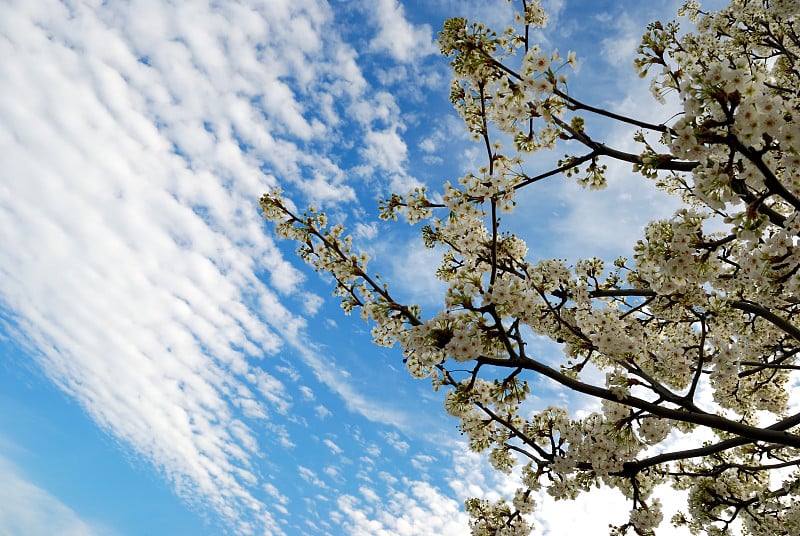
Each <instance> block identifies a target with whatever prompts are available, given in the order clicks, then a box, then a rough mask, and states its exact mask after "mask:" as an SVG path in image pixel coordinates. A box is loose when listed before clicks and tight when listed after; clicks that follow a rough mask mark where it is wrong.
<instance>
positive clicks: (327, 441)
mask: <svg viewBox="0 0 800 536" xmlns="http://www.w3.org/2000/svg"><path fill="white" fill-rule="evenodd" d="M322 442H323V443H324V444H325V446H326V447H328V448H329V449H330V450H331V452H332V453H334V454H336V455H338V454H341V453H342V452H343V451H342V447H340V446H339V445H337V444H336V443H334V442H333V441H331V440H330V439H323V440H322Z"/></svg>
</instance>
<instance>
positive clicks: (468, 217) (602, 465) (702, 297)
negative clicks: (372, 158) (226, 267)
mask: <svg viewBox="0 0 800 536" xmlns="http://www.w3.org/2000/svg"><path fill="white" fill-rule="evenodd" d="M518 5H519V13H518V14H517V16H516V20H515V21H514V25H513V26H511V27H510V28H509V29H507V30H505V31H503V32H501V33H496V32H494V31H493V30H491V29H490V28H488V27H487V26H486V25H484V24H481V23H480V22H473V21H468V20H465V19H463V18H452V19H450V20H448V21H447V22H446V23H445V25H444V28H443V30H442V31H441V33H440V38H439V43H440V46H441V50H442V53H443V54H445V55H446V56H448V57H449V58H450V60H451V65H452V70H453V76H454V78H453V82H452V85H451V91H450V98H451V100H452V102H453V104H454V106H455V108H456V109H457V111H458V113H459V115H460V116H461V118H462V119H463V121H464V124H465V125H466V128H467V129H468V131H469V132H470V133H471V135H472V136H473V137H474V139H475V140H476V141H477V142H478V143H480V144H481V145H482V146H483V147H484V148H485V158H486V161H485V165H483V166H482V167H481V168H480V169H478V170H475V172H474V173H469V174H467V175H466V176H464V177H462V178H461V179H459V181H458V184H449V183H448V184H446V185H445V187H444V190H443V191H442V192H439V193H429V191H428V190H427V189H425V188H419V189H416V190H414V191H413V192H410V193H408V194H404V195H400V194H392V195H391V196H389V197H388V198H387V199H385V200H383V201H382V202H381V204H380V209H381V217H382V218H384V219H397V218H398V216H402V217H404V218H405V219H407V220H408V221H409V222H411V223H420V224H422V225H421V229H422V240H424V241H425V244H426V245H427V246H429V247H432V248H434V247H435V248H438V250H439V251H442V261H441V266H440V267H439V268H438V270H437V272H436V275H437V277H438V278H439V279H441V280H442V281H444V282H446V283H447V285H448V290H447V293H446V298H445V302H444V303H443V304H442V307H441V310H440V311H439V312H438V313H436V314H435V315H433V316H427V317H424V316H423V315H422V312H421V309H420V308H419V307H417V306H416V305H413V304H406V303H402V302H400V301H398V300H396V299H395V298H394V297H393V295H392V293H391V291H390V288H389V287H388V286H387V285H385V284H384V282H383V281H381V280H380V279H379V278H378V277H377V276H374V275H372V274H371V272H370V271H369V269H368V266H367V265H368V259H367V256H366V255H364V254H362V253H358V252H356V251H355V250H354V248H353V244H352V241H351V239H350V237H349V236H348V235H347V234H346V232H345V230H344V228H343V227H342V226H341V225H329V224H328V222H327V218H326V216H325V214H324V213H323V212H321V211H318V210H316V209H313V208H309V209H307V210H306V211H305V212H303V213H299V212H298V211H296V210H294V209H293V208H292V207H293V205H292V204H291V203H290V202H288V201H287V200H285V199H284V198H283V197H282V196H281V192H279V191H276V192H271V193H268V194H266V195H264V196H263V197H262V198H261V207H262V210H263V213H264V216H265V217H266V218H267V219H268V220H271V221H273V222H275V224H276V232H277V234H278V235H280V236H282V237H285V238H289V239H292V240H295V241H296V242H297V244H298V252H299V254H300V256H301V257H302V258H303V259H304V260H305V261H306V262H308V263H309V264H311V265H312V266H313V267H314V268H315V269H317V270H319V271H322V272H325V273H327V274H330V275H331V276H332V277H333V280H334V281H335V290H334V292H335V294H337V295H338V296H340V297H341V300H342V307H343V308H344V310H345V311H346V312H348V313H349V312H351V311H352V310H354V309H358V310H359V311H360V313H361V315H362V316H363V318H364V319H365V320H367V321H369V322H371V324H372V326H373V327H372V336H373V340H374V342H375V344H378V345H382V346H393V345H396V344H397V345H399V346H400V348H401V349H402V352H403V356H404V360H405V364H406V366H407V368H408V371H409V372H410V373H411V374H412V375H413V376H415V377H418V378H429V379H430V381H431V382H432V385H433V388H434V389H444V390H446V396H445V409H446V411H447V412H448V413H449V414H450V415H452V416H454V417H456V418H457V419H459V421H460V424H459V426H460V429H461V431H462V432H463V433H464V434H465V435H466V436H467V438H468V440H469V444H470V447H471V448H472V449H473V450H475V451H479V452H483V451H486V452H488V458H489V460H490V461H491V463H492V465H493V466H494V467H495V468H496V469H497V470H499V471H503V472H506V473H509V472H511V471H517V472H518V473H519V474H520V475H521V481H522V483H523V486H522V487H521V488H520V489H519V490H518V491H517V493H516V495H515V496H514V497H513V498H509V500H508V501H506V500H501V501H498V502H491V501H487V500H485V499H480V498H472V499H468V500H467V501H466V503H465V505H466V510H467V512H468V513H469V514H470V516H471V527H472V533H473V534H475V535H512V534H514V535H516V534H527V533H528V532H529V531H530V529H531V527H530V522H529V521H528V520H527V519H526V514H529V513H530V512H531V511H532V510H533V509H534V508H535V507H536V505H535V502H534V500H533V498H534V494H535V493H536V492H538V491H539V490H546V492H547V493H549V494H550V495H552V496H553V497H555V498H559V499H576V498H578V497H579V495H581V493H582V492H585V491H588V490H589V489H591V488H593V487H595V486H597V485H599V484H604V485H606V486H609V487H611V488H615V489H617V490H619V491H620V492H621V493H622V494H624V496H625V497H627V498H628V499H629V500H630V504H631V510H630V516H629V520H628V521H627V522H626V523H624V524H622V525H620V526H618V527H612V533H614V534H628V533H635V534H639V535H646V534H652V533H653V532H654V531H655V529H656V528H657V527H658V526H659V525H660V524H662V522H664V523H666V522H668V520H664V519H663V517H664V516H663V514H662V512H661V503H660V501H659V499H658V497H657V496H655V495H654V493H653V492H654V488H655V487H656V486H658V485H661V484H664V483H668V484H671V485H672V486H673V487H675V488H677V489H680V490H685V491H686V492H687V497H688V502H687V504H686V505H685V507H684V508H683V510H682V512H681V513H679V514H678V515H676V516H675V517H673V518H672V519H671V522H672V523H674V524H676V525H683V526H688V527H689V528H690V529H691V531H692V532H693V533H699V532H705V533H708V534H719V535H722V534H729V533H731V532H732V531H741V532H743V533H745V534H753V535H764V536H767V535H769V536H773V535H779V534H785V535H792V534H800V501H798V499H797V497H798V491H799V490H800V471H798V465H800V412H798V410H799V408H798V407H796V406H793V405H792V404H790V397H789V394H790V392H789V391H790V389H791V388H792V387H793V386H794V385H796V382H797V377H796V376H797V370H798V369H800V364H798V363H797V356H798V353H800V327H799V326H798V317H800V274H798V268H800V248H798V233H800V129H798V121H800V9H798V3H797V2H796V1H794V0H785V1H778V0H764V1H762V0H732V1H731V3H730V5H728V6H727V7H725V8H723V9H721V10H719V11H716V12H706V11H704V10H702V8H701V7H700V6H699V5H698V3H697V2H695V1H692V0H690V1H688V2H686V3H685V4H684V5H683V7H682V8H681V10H680V11H679V13H678V14H679V15H680V16H684V17H687V18H688V19H689V21H690V22H691V23H692V24H691V25H689V26H691V29H690V31H684V29H683V28H680V27H679V24H678V23H677V22H669V23H661V22H653V23H651V24H650V25H649V26H648V27H647V28H646V31H645V33H644V36H643V37H642V41H641V45H640V46H639V49H638V58H637V60H636V62H635V68H636V69H637V70H638V72H639V74H640V75H641V76H643V77H649V78H650V80H651V81H652V84H651V89H652V93H653V96H654V97H655V98H656V99H657V100H663V99H664V98H665V97H667V98H670V99H673V101H675V102H679V103H680V106H681V113H680V114H678V115H677V116H675V117H673V118H671V119H669V120H666V121H663V120H659V119H656V120H648V118H642V117H638V116H636V114H635V113H631V114H630V115H623V114H619V113H612V112H611V111H609V110H605V109H602V108H599V107H596V106H593V105H592V104H591V103H588V102H585V100H584V98H583V97H582V94H586V93H588V92H586V91H581V88H573V87H569V86H568V84H567V80H568V76H567V74H566V73H567V71H568V70H569V67H570V66H571V65H572V64H574V62H575V56H574V54H572V53H570V54H568V55H567V57H566V58H563V57H561V56H560V55H559V54H558V53H557V52H547V51H544V50H542V48H541V47H540V46H538V45H536V44H535V43H533V42H532V39H531V35H532V31H531V29H532V28H534V27H537V26H543V25H544V24H545V23H546V20H547V19H546V14H545V13H544V11H543V9H542V6H541V4H540V2H538V1H535V0H522V1H521V2H518ZM652 110H653V111H654V113H656V114H658V112H659V110H658V107H653V109H652ZM632 112H633V111H632ZM636 112H639V111H638V110H637V111H636ZM589 116H593V117H597V118H600V119H602V120H605V121H608V122H611V123H621V124H625V125H632V126H634V127H635V128H636V129H638V130H637V132H636V134H635V138H634V139H635V141H636V142H637V143H638V144H639V146H640V150H639V151H638V152H626V151H623V150H620V149H618V148H615V147H612V146H610V145H609V144H608V143H604V142H603V141H602V140H599V139H597V138H596V137H595V136H594V135H593V133H592V132H591V129H590V128H589V127H588V126H587V122H586V121H585V118H586V117H589ZM562 140H565V141H572V142H573V143H571V144H569V145H565V144H562ZM564 146H568V147H570V148H575V147H580V150H579V151H573V153H574V154H567V155H565V156H564V157H563V158H561V159H560V160H559V163H558V166H557V167H556V168H555V169H552V170H550V171H548V172H545V173H541V174H536V175H529V174H527V173H526V171H525V170H526V168H527V167H529V164H530V162H531V161H532V159H533V158H535V157H533V156H531V154H532V153H535V152H537V151H545V150H560V149H561V148H562V147H564ZM612 160H618V161H624V162H628V163H630V164H632V167H633V170H634V171H635V172H636V173H639V174H641V176H642V180H653V181H655V182H656V184H657V185H658V187H659V188H661V189H663V190H665V191H666V192H668V193H670V194H672V195H674V196H677V197H678V198H679V199H680V203H681V207H680V208H679V209H678V210H677V211H676V212H675V213H674V215H673V216H672V217H671V218H669V219H663V220H656V221H652V222H650V223H649V224H648V225H647V226H646V228H645V229H644V232H643V236H642V237H641V239H640V240H639V241H638V242H637V243H636V244H632V246H633V254H632V256H631V257H630V258H624V257H620V258H619V259H617V260H615V261H613V262H609V261H607V260H603V259H599V258H587V259H581V260H576V261H574V262H572V263H569V264H568V263H567V262H566V261H563V260H558V259H545V260H539V261H536V262H533V261H530V260H528V250H527V246H526V244H525V242H524V241H523V240H522V239H521V238H519V237H518V236H517V235H516V234H515V233H514V232H513V229H506V228H505V227H503V226H501V219H500V215H501V213H503V212H510V211H513V210H515V208H516V200H517V195H518V193H519V192H520V191H521V190H522V189H528V188H536V185H537V183H538V182H540V181H543V180H546V179H548V178H549V177H552V176H556V175H561V174H563V175H566V176H567V177H572V178H574V180H577V181H578V182H579V183H580V184H582V185H584V186H585V187H586V188H587V189H588V190H592V189H599V188H603V187H604V186H605V184H606V181H607V180H612V181H613V180H614V177H613V176H608V177H607V176H606V175H607V167H606V166H607V164H606V163H607V162H609V161H612ZM585 195H593V194H592V193H591V192H586V194H585ZM618 216H619V215H617V214H606V215H603V217H606V218H609V219H613V218H615V217H618ZM534 336H546V337H548V338H549V339H551V340H552V341H554V342H556V343H558V344H559V345H561V346H562V347H563V356H562V358H561V359H560V362H559V363H558V364H555V365H554V364H553V361H552V356H549V357H548V358H547V359H546V358H545V357H544V356H539V355H535V354H534V353H533V352H532V351H531V350H530V345H529V344H528V343H527V341H529V340H530V338H531V337H534ZM535 377H546V378H549V379H551V380H553V381H554V382H556V383H558V384H560V385H562V386H564V387H565V388H568V389H571V390H574V391H576V392H579V393H583V394H584V395H587V396H589V397H594V398H596V399H598V400H600V401H601V406H599V407H600V408H601V409H600V410H598V411H597V412H594V413H591V414H589V415H586V416H583V417H580V418H579V417H577V416H574V415H570V414H569V412H568V411H567V409H566V408H564V407H557V406H551V407H548V408H547V409H545V410H544V411H539V412H534V413H531V412H530V411H529V407H528V406H526V404H525V402H526V398H527V397H528V396H529V394H530V386H529V381H530V380H531V379H532V378H535ZM526 408H528V409H526ZM679 435H682V436H683V437H684V438H688V439H689V440H692V439H695V440H696V441H695V442H696V445H695V446H694V447H691V448H685V449H684V448H681V449H678V448H675V447H674V445H675V441H674V440H675V438H676V437H677V436H679ZM685 443H686V442H685V441H684V442H683V444H685Z"/></svg>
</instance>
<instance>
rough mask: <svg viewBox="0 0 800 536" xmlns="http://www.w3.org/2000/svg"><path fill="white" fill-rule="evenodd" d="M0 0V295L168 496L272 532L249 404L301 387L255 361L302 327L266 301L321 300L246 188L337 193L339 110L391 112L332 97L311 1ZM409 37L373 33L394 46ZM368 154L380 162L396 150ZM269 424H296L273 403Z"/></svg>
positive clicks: (338, 67)
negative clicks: (165, 485)
mask: <svg viewBox="0 0 800 536" xmlns="http://www.w3.org/2000/svg"><path fill="white" fill-rule="evenodd" d="M392 5H394V4H392ZM393 9H399V8H397V7H396V6H395V7H394V8H393ZM0 11H2V16H0V36H2V38H1V39H0V54H1V55H2V56H3V58H5V59H4V60H3V62H2V64H1V65H0V88H2V89H1V91H2V98H0V161H2V162H3V168H2V170H1V171H0V174H1V175H2V181H0V240H1V241H2V243H3V245H4V246H3V248H2V249H0V305H2V307H3V308H4V309H6V310H7V311H9V312H10V314H11V315H13V318H14V322H15V323H16V324H17V328H18V330H19V332H20V333H21V334H22V336H23V337H24V338H25V340H26V344H27V345H28V347H29V348H30V353H31V355H34V356H36V358H37V360H38V361H39V363H40V365H41V366H42V368H43V370H44V371H45V372H46V374H47V375H48V377H49V378H50V379H51V380H52V381H53V382H55V383H56V384H57V385H59V386H60V387H61V388H62V389H63V390H64V391H65V392H67V393H69V394H70V395H71V396H73V397H74V398H75V399H76V400H77V401H78V402H79V403H80V404H81V406H82V407H83V409H84V410H85V411H86V412H87V413H88V414H89V415H90V416H91V417H92V418H93V419H94V420H95V421H96V422H97V423H98V425H100V426H101V427H102V428H103V429H105V430H106V431H108V432H109V433H111V434H113V435H114V436H116V437H117V438H120V439H121V440H122V441H123V443H124V444H126V445H128V446H129V447H130V448H132V449H133V451H134V452H136V453H137V455H139V456H141V457H143V458H144V459H146V460H147V461H148V462H149V463H151V464H152V465H153V466H154V467H156V468H157V470H158V471H159V472H161V473H162V474H163V475H164V476H165V477H166V478H167V479H168V480H169V481H170V482H171V483H172V485H173V486H174V488H175V490H176V491H177V493H178V494H179V495H180V496H181V497H182V498H183V499H185V500H186V501H187V502H189V503H190V504H194V505H195V506H197V507H198V508H203V509H205V508H210V509H211V510H213V511H214V512H215V513H216V514H217V515H219V516H220V517H221V518H222V519H223V521H224V523H225V524H226V525H227V526H228V527H230V528H231V530H233V531H234V532H237V533H242V534H249V533H255V532H259V533H263V532H264V531H266V532H268V533H271V534H282V533H283V530H284V529H283V527H282V524H281V521H280V520H279V519H278V518H277V517H276V516H280V515H283V514H285V513H286V511H287V510H286V507H285V504H286V501H285V499H281V500H280V501H277V503H278V504H279V505H280V507H279V508H275V507H268V506H267V504H266V502H268V501H267V497H266V496H265V495H264V493H263V490H264V489H266V490H267V492H268V493H267V495H269V496H272V497H275V496H278V497H282V495H280V494H279V492H278V491H277V489H276V488H275V487H274V486H273V485H272V484H259V482H260V480H261V475H260V474H259V467H258V465H257V463H256V461H257V460H258V459H259V458H261V457H263V456H264V455H265V452H264V448H263V445H261V444H260V443H259V438H258V434H257V432H256V428H255V426H256V424H254V423H263V422H264V421H269V420H276V419H278V418H280V417H285V416H286V415H287V413H288V412H289V411H290V410H291V408H292V407H293V404H294V403H295V396H296V395H298V394H299V395H300V396H299V397H298V398H301V399H302V398H303V397H305V398H309V396H310V395H309V393H311V391H310V390H302V391H299V392H298V391H297V390H296V389H294V388H292V387H291V385H290V384H292V383H293V380H292V375H291V374H287V370H289V369H286V368H281V367H276V366H275V364H274V363H276V362H278V360H279V359H281V358H280V354H279V352H281V351H282V348H284V347H285V346H286V343H287V341H288V343H289V346H291V347H296V348H298V349H301V348H307V345H306V344H305V342H304V341H303V330H304V327H305V319H304V318H303V317H302V316H301V315H300V314H298V313H295V312H293V311H292V310H291V309H290V308H289V307H288V306H287V305H285V304H286V303H290V302H291V299H292V296H295V295H296V296H299V297H298V298H297V301H298V303H299V302H304V303H306V304H308V303H309V302H312V304H315V305H313V306H310V307H309V306H306V307H305V310H304V312H305V313H309V314H310V313H313V312H314V311H316V309H317V308H318V307H319V303H318V299H317V298H315V297H314V296H313V295H311V294H308V293H307V292H305V291H304V290H303V289H301V288H300V283H302V281H303V276H302V275H301V274H300V273H299V272H298V271H297V270H296V269H294V268H292V266H291V265H290V264H289V263H288V262H287V261H286V260H284V259H283V257H282V254H281V252H280V251H279V249H278V248H277V246H276V244H274V243H273V241H272V240H271V238H269V236H268V235H267V234H265V233H264V229H263V224H262V222H261V219H260V216H259V214H258V211H257V207H256V200H257V199H258V196H259V195H260V194H261V193H262V192H263V191H265V190H267V189H269V188H272V187H275V186H278V185H279V184H282V185H285V186H291V187H292V188H294V189H295V190H296V191H298V192H301V193H302V194H304V195H305V196H306V199H308V200H309V201H312V202H317V203H336V202H340V201H347V200H352V199H353V198H354V190H353V189H352V187H351V186H350V185H348V184H347V183H346V182H345V171H344V170H343V169H342V168H340V166H339V164H337V162H335V161H334V160H332V159H331V158H330V157H329V156H328V155H329V154H330V150H331V146H332V144H334V143H337V142H339V141H341V137H342V132H341V130H340V126H341V125H342V124H345V123H348V122H353V123H354V124H355V125H358V127H357V128H359V129H361V132H360V138H361V139H364V140H374V139H375V138H376V137H378V138H379V137H380V136H385V135H386V134H385V133H386V132H390V133H393V132H397V130H398V128H401V127H402V125H399V124H392V121H393V120H389V121H386V120H384V121H381V124H380V125H379V126H376V127H375V128H376V130H374V131H373V130H372V128H373V127H372V122H370V121H367V122H363V121H360V120H359V119H358V118H357V117H348V114H351V113H355V110H357V108H358V107H357V106H356V103H362V102H364V101H367V102H368V101H369V100H370V99H371V98H372V96H373V93H374V91H373V90H372V89H371V88H370V86H369V84H368V83H367V81H366V80H365V78H364V76H363V75H362V73H361V70H360V68H359V66H358V64H357V62H356V58H357V54H356V53H355V51H354V50H353V49H352V48H350V46H349V45H347V44H345V43H343V42H342V41H341V40H340V39H339V38H338V37H337V34H336V32H335V31H331V25H332V24H333V15H332V13H331V11H330V8H329V7H328V5H327V4H326V3H325V2H318V1H315V0H291V1H289V0H286V1H283V0H271V1H268V2H257V1H252V2H251V1H244V0H243V1H239V2H233V1H232V2H223V3H211V2H189V3H177V4H173V3H166V2H160V1H155V0H153V1H150V0H132V1H129V2H94V1H88V0H87V1H78V0H75V1H70V0H64V1H55V0H41V1H37V2H28V1H24V0H18V1H13V0H12V1H10V2H6V3H4V5H3V7H2V8H0ZM403 22H404V19H403ZM381 24H382V23H381ZM381 28H382V29H381V30H380V31H384V32H385V31H389V30H388V29H387V27H386V26H385V25H383V26H381ZM409 29H410V30H414V31H416V30H415V29H414V28H412V27H411V26H409ZM420 31H422V32H423V33H425V35H428V34H429V29H422V30H420ZM414 35H416V34H414ZM428 43H430V39H429V38H428ZM414 46H416V45H414ZM410 47H412V44H409V43H405V44H403V48H397V49H392V51H391V53H392V54H395V55H399V56H401V57H402V58H403V59H404V60H408V59H411V55H412V53H413V52H412V51H411V48H410ZM423 52H424V53H425V54H427V53H429V52H430V50H429V47H428V48H425V49H424V51H423ZM385 100H386V95H385V94H382V95H380V96H379V97H378V96H376V102H377V101H381V102H383V101H385ZM392 141H394V140H392ZM401 145H402V144H401ZM374 147H375V144H374V143H371V142H369V143H368V144H367V145H365V146H363V147H355V148H354V154H359V152H361V153H364V152H366V154H370V153H369V151H371V150H373V149H374ZM387 158H388V159H389V160H390V161H391V163H392V164H393V165H395V166H396V167H397V166H400V165H401V164H402V159H403V158H404V155H403V154H397V155H395V154H392V155H388V156H387ZM300 177H302V178H303V180H299V178H300ZM298 309H300V310H303V307H302V305H298ZM299 354H300V355H299V357H300V358H301V359H306V360H307V361H308V363H309V364H310V365H312V366H313V365H315V361H314V359H316V358H315V357H314V356H313V352H310V351H308V350H306V351H305V352H299ZM270 355H272V356H275V357H267V358H264V356H270ZM270 360H272V361H270ZM270 367H272V369H271V370H270V372H266V370H264V369H267V368H270ZM326 374H327V376H321V377H319V378H318V379H319V380H320V381H322V382H323V383H326V384H328V385H329V386H330V387H332V388H333V389H334V390H335V391H337V392H339V393H340V394H342V395H343V396H350V394H351V393H352V389H351V388H350V387H348V386H347V385H346V382H344V381H343V380H342V378H341V377H340V376H336V375H335V374H333V373H326ZM349 403H350V407H351V409H354V410H355V411H357V412H362V413H365V414H368V416H370V417H372V418H375V419H378V418H380V419H382V420H385V419H389V420H392V419H394V420H395V421H398V422H399V421H403V420H404V416H403V415H400V414H394V413H391V412H388V413H387V412H386V411H383V410H381V409H380V408H376V407H375V405H374V404H371V403H369V402H368V401H365V400H363V399H361V398H359V397H358V396H357V395H355V394H353V396H352V397H351V398H350V402H349ZM320 408H321V409H320V410H319V411H320V412H323V411H324V412H327V409H325V408H322V407H320ZM258 426H261V424H258ZM267 427H268V429H270V430H272V431H273V432H274V434H275V436H276V437H277V438H278V440H277V441H278V442H279V443H280V444H281V445H283V446H284V447H287V448H289V447H291V446H292V445H293V444H294V443H293V442H292V441H291V438H290V437H289V436H288V432H287V428H286V427H285V426H284V425H283V424H280V423H275V422H273V423H270V424H269V425H268V426H267ZM329 446H330V447H331V448H333V447H334V446H335V444H333V443H331V445H329ZM337 448H338V447H337ZM301 469H302V468H301ZM301 474H302V475H303V476H305V477H308V478H310V477H311V475H313V473H310V472H307V471H306V472H303V471H301ZM264 486H266V488H265V487H264ZM259 490H260V491H259ZM269 502H275V501H269Z"/></svg>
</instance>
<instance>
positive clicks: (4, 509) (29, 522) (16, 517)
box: [0, 456, 116, 536]
mask: <svg viewBox="0 0 800 536" xmlns="http://www.w3.org/2000/svg"><path fill="white" fill-rule="evenodd" d="M0 533H1V534H9V535H10V534H18V535H24V536H49V535H51V534H59V535H63V536H112V535H113V534H116V533H115V532H114V531H113V530H111V529H110V528H107V527H101V526H99V525H97V524H95V523H90V522H87V521H86V520H84V519H81V517H80V516H79V515H78V514H77V513H76V512H75V511H74V510H72V509H71V508H70V507H69V506H67V505H66V504H64V503H63V502H62V501H61V500H59V499H58V498H57V497H54V496H53V495H51V494H50V493H48V492H47V491H45V490H44V489H42V488H40V487H38V486H37V485H35V484H34V483H32V482H31V481H30V480H28V479H27V478H26V477H25V476H24V475H22V474H20V472H19V470H18V469H17V468H16V467H15V466H14V465H13V464H12V463H11V462H10V461H8V460H6V459H5V458H3V457H2V456H0Z"/></svg>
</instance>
